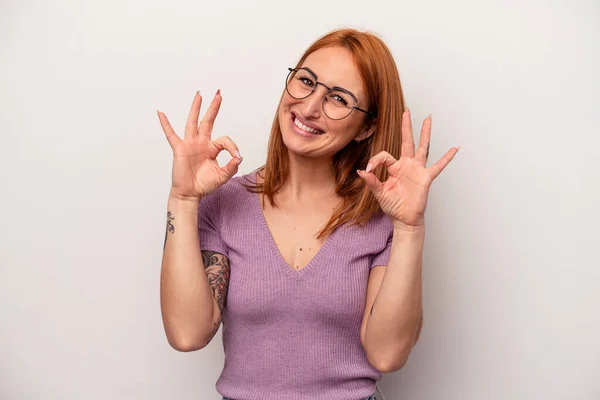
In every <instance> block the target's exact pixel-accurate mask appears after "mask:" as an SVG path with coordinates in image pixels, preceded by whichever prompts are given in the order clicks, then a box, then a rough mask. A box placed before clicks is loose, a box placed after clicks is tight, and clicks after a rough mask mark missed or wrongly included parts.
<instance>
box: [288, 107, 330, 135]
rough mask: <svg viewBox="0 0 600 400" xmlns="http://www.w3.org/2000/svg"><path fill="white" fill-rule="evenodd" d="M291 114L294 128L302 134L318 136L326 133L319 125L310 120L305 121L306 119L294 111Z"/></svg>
mask: <svg viewBox="0 0 600 400" xmlns="http://www.w3.org/2000/svg"><path fill="white" fill-rule="evenodd" d="M290 114H291V122H292V125H293V126H294V129H295V130H297V131H299V132H300V133H301V134H303V135H305V136H306V135H309V136H317V135H322V134H323V133H324V132H323V131H322V130H321V129H319V128H318V127H317V126H315V125H314V124H312V123H310V122H308V121H305V120H303V119H301V118H299V117H298V116H297V115H296V114H294V113H293V112H292V113H290Z"/></svg>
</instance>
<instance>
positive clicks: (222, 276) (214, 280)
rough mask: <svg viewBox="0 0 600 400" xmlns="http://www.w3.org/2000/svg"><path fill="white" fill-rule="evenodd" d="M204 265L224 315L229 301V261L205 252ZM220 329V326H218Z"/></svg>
mask: <svg viewBox="0 0 600 400" xmlns="http://www.w3.org/2000/svg"><path fill="white" fill-rule="evenodd" d="M202 263H203V264H204V269H205V271H206V276H207V277H208V284H209V285H210V287H211V289H212V292H213V296H214V298H215V300H216V301H217V306H218V307H219V310H220V311H221V313H222V312H223V309H224V308H225V303H226V299H227V287H228V286H229V274H230V266H229V259H228V258H227V257H225V256H224V255H223V254H221V253H217V252H215V251H210V250H203V251H202ZM218 328H219V326H218V325H217V329H218Z"/></svg>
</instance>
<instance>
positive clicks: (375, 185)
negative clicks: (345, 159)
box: [356, 169, 383, 199]
mask: <svg viewBox="0 0 600 400" xmlns="http://www.w3.org/2000/svg"><path fill="white" fill-rule="evenodd" d="M356 172H357V173H358V176H360V177H361V178H362V180H363V181H364V182H365V184H366V185H367V187H368V188H369V190H370V191H371V192H372V193H373V195H374V196H375V198H376V199H379V195H380V193H381V190H382V188H383V183H381V181H380V180H379V179H378V178H377V177H376V176H375V175H373V173H372V172H367V171H364V170H360V169H357V170H356Z"/></svg>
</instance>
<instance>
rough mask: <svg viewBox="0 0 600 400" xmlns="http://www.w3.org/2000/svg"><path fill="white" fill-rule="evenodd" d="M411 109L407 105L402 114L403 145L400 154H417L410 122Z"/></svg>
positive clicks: (409, 155)
mask: <svg viewBox="0 0 600 400" xmlns="http://www.w3.org/2000/svg"><path fill="white" fill-rule="evenodd" d="M410 118H411V115H410V109H409V108H408V107H407V108H406V111H405V112H404V113H403V114H402V147H401V148H400V156H401V157H404V156H407V157H414V156H415V139H414V138H413V131H412V123H411V122H410Z"/></svg>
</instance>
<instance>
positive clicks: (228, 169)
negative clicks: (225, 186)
mask: <svg viewBox="0 0 600 400" xmlns="http://www.w3.org/2000/svg"><path fill="white" fill-rule="evenodd" d="M242 160H243V158H242V157H240V158H232V159H231V160H229V162H228V163H227V164H226V165H225V166H224V167H223V168H221V171H223V172H224V173H225V175H226V176H227V179H231V178H232V177H233V176H234V175H235V174H237V172H238V167H239V165H240V163H241V162H242Z"/></svg>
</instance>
